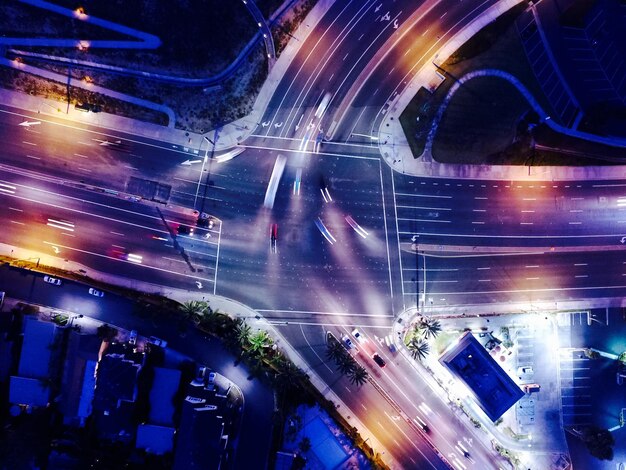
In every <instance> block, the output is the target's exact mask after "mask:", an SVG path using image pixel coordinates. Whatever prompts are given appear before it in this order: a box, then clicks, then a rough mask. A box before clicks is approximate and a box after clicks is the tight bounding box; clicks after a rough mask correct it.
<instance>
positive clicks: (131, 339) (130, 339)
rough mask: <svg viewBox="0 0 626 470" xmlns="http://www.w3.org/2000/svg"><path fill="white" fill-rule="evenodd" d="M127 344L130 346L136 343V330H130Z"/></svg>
mask: <svg viewBox="0 0 626 470" xmlns="http://www.w3.org/2000/svg"><path fill="white" fill-rule="evenodd" d="M128 344H130V345H132V346H134V345H135V344H137V330H131V332H130V335H129V336H128Z"/></svg>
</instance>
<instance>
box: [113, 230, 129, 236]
mask: <svg viewBox="0 0 626 470" xmlns="http://www.w3.org/2000/svg"><path fill="white" fill-rule="evenodd" d="M111 233H112V234H113V235H119V236H120V237H125V236H126V235H124V234H123V233H120V232H113V231H111Z"/></svg>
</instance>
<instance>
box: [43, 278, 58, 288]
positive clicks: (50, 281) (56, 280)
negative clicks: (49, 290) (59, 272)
mask: <svg viewBox="0 0 626 470" xmlns="http://www.w3.org/2000/svg"><path fill="white" fill-rule="evenodd" d="M43 282H47V283H48V284H52V285H54V286H60V285H61V284H62V281H61V279H58V278H56V277H52V276H44V277H43Z"/></svg>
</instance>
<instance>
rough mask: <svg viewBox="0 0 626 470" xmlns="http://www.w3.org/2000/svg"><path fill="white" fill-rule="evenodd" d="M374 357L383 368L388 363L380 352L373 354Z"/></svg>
mask: <svg viewBox="0 0 626 470" xmlns="http://www.w3.org/2000/svg"><path fill="white" fill-rule="evenodd" d="M372 359H374V362H375V363H376V364H378V365H379V366H380V367H381V368H382V367H385V366H386V365H387V363H386V362H385V360H384V359H383V358H382V357H380V356H379V355H378V353H374V354H372Z"/></svg>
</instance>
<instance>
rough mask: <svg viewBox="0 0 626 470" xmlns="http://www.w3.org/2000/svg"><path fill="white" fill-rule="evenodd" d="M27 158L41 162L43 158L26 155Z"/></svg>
mask: <svg viewBox="0 0 626 470" xmlns="http://www.w3.org/2000/svg"><path fill="white" fill-rule="evenodd" d="M26 158H32V159H33V160H41V157H35V156H34V155H26Z"/></svg>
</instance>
